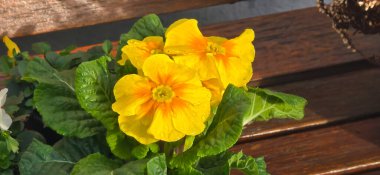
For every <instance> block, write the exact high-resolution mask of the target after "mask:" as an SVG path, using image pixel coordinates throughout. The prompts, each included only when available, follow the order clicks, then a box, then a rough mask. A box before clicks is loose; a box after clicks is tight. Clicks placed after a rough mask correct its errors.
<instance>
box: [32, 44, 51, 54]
mask: <svg viewBox="0 0 380 175" xmlns="http://www.w3.org/2000/svg"><path fill="white" fill-rule="evenodd" d="M32 50H33V51H34V53H36V54H45V53H46V52H49V51H51V46H50V45H49V44H48V43H45V42H38V43H34V44H32Z"/></svg>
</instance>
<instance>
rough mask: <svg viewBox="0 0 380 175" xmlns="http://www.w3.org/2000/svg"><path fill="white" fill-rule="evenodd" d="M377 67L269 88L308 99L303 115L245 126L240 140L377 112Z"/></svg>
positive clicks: (379, 71)
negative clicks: (299, 118) (300, 118)
mask: <svg viewBox="0 0 380 175" xmlns="http://www.w3.org/2000/svg"><path fill="white" fill-rule="evenodd" d="M379 77H380V69H379V68H378V67H376V68H373V67H369V68H368V69H365V70H361V71H353V72H348V73H343V74H337V75H333V76H328V77H323V78H317V79H310V80H305V81H299V82H294V83H289V84H283V85H279V86H273V87H270V89H273V90H277V91H281V92H287V93H292V94H296V95H299V96H302V97H304V98H306V99H307V100H308V103H309V104H308V105H307V108H306V114H305V118H304V119H302V120H300V121H295V120H271V121H269V122H255V123H252V124H250V125H248V126H247V127H246V128H245V130H244V132H243V134H242V137H241V139H240V141H248V140H252V139H257V138H264V137H269V136H273V135H281V134H284V133H287V132H293V131H295V130H301V129H305V128H310V127H317V126H322V125H326V124H331V123H334V122H340V121H345V120H352V119H355V118H358V117H363V116H366V115H372V114H376V113H380V103H379V100H380V89H379V86H380V78H379Z"/></svg>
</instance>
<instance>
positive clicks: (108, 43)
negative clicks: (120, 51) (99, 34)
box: [102, 40, 112, 54]
mask: <svg viewBox="0 0 380 175" xmlns="http://www.w3.org/2000/svg"><path fill="white" fill-rule="evenodd" d="M102 49H103V52H104V53H106V54H110V53H111V51H112V43H111V41H110V40H105V41H104V42H103V45H102Z"/></svg>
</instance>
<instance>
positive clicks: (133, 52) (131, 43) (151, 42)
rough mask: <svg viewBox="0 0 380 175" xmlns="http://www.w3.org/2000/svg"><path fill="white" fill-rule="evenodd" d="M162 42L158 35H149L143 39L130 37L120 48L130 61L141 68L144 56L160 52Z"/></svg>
mask: <svg viewBox="0 0 380 175" xmlns="http://www.w3.org/2000/svg"><path fill="white" fill-rule="evenodd" d="M163 46H164V42H163V38H162V37H160V36H149V37H146V38H144V40H143V41H139V40H135V39H131V40H128V44H127V45H126V46H124V47H123V48H122V52H123V53H124V54H126V55H127V56H128V58H129V59H130V60H131V63H132V64H133V65H134V66H135V67H136V68H137V69H141V68H142V65H143V64H144V61H145V60H146V58H148V57H149V56H151V55H153V54H157V53H161V52H162V50H163Z"/></svg>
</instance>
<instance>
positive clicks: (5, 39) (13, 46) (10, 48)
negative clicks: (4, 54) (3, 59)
mask: <svg viewBox="0 0 380 175" xmlns="http://www.w3.org/2000/svg"><path fill="white" fill-rule="evenodd" d="M3 42H4V44H5V46H6V47H7V48H8V56H9V57H10V58H13V57H14V56H13V50H14V51H15V52H16V53H20V49H19V48H18V46H17V44H16V43H14V42H13V41H12V40H11V39H9V38H8V36H4V37H3Z"/></svg>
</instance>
